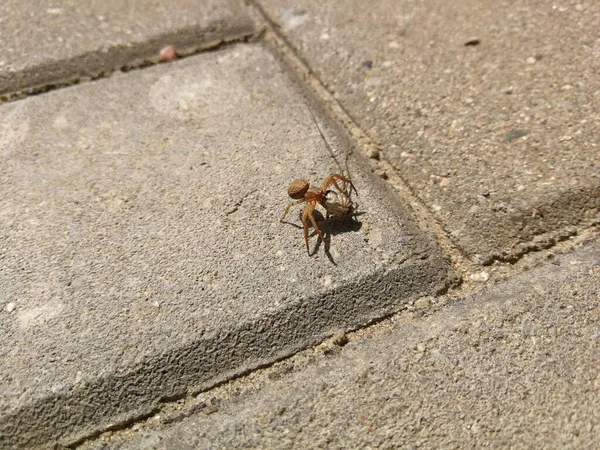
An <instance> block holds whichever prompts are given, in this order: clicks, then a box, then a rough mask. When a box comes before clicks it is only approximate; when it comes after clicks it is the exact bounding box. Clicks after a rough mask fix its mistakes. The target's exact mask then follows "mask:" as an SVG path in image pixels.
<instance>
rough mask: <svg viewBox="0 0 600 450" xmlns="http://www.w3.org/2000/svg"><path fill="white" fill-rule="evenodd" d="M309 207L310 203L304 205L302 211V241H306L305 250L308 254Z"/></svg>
mask: <svg viewBox="0 0 600 450" xmlns="http://www.w3.org/2000/svg"><path fill="white" fill-rule="evenodd" d="M309 208H310V204H308V205H306V208H304V211H302V227H303V228H304V242H306V251H307V252H308V254H309V256H310V248H309V247H308V220H307V218H308V209H309Z"/></svg>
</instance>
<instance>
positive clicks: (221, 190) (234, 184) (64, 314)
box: [0, 45, 453, 448]
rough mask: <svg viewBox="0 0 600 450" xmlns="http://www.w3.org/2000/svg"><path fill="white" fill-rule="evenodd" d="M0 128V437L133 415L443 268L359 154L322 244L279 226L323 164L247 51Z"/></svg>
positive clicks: (281, 93)
mask: <svg viewBox="0 0 600 450" xmlns="http://www.w3.org/2000/svg"><path fill="white" fill-rule="evenodd" d="M313 109H314V110H315V111H317V108H316V107H313ZM321 121H322V128H323V130H324V132H325V133H327V135H328V137H329V140H330V141H331V144H332V146H333V148H334V149H336V152H337V155H338V160H339V161H340V162H342V161H345V160H346V158H345V156H344V155H345V154H346V149H345V147H344V146H345V145H346V144H347V141H346V140H345V139H344V138H343V135H339V136H338V135H337V132H336V131H335V129H334V128H333V127H331V126H329V127H328V126H327V124H326V123H325V122H324V121H323V119H321ZM0 130H1V132H0V158H1V159H0V161H1V165H2V170H1V171H0V185H2V190H1V191H0V264H1V266H0V267H1V271H0V277H1V278H0V359H1V360H2V364H1V365H0V447H2V448H8V447H11V446H13V445H14V446H32V445H42V444H45V445H52V443H54V442H56V441H60V442H62V443H69V442H72V441H73V439H77V437H78V436H85V435H87V434H89V433H90V432H92V431H93V430H101V429H105V428H106V427H107V426H109V425H110V424H115V423H120V422H122V421H125V420H129V419H131V418H134V417H139V416H142V415H145V414H148V413H150V412H151V411H152V410H153V408H155V407H156V406H157V405H158V404H159V403H160V402H161V401H162V400H164V399H173V398H176V397H178V396H181V395H184V393H186V392H189V391H191V392H194V391H197V390H198V389H201V388H203V387H204V388H205V387H206V386H209V385H211V384H212V383H214V382H215V381H218V380H222V379H225V378H227V377H229V376H232V375H233V374H235V373H240V372H242V371H244V370H247V369H248V368H252V367H256V366H257V365H259V364H262V363H264V362H268V361H273V360H274V359H275V358H279V357H282V356H284V355H288V354H290V353H292V352H294V351H296V350H297V349H298V348H301V347H303V346H306V345H309V344H311V343H315V342H318V341H319V340H321V339H323V337H324V336H326V335H327V334H331V333H332V332H334V331H335V330H336V329H339V328H354V327H358V326H363V325H365V324H366V323H368V322H369V321H371V320H372V319H373V318H377V317H381V316H382V315H385V314H389V313H390V312H392V311H397V310H398V309H400V308H402V306H403V305H404V304H406V302H407V301H408V300H409V299H410V298H414V297H415V296H420V295H427V294H435V293H437V292H440V291H441V290H444V289H445V288H446V286H447V285H448V283H449V280H452V279H453V275H452V273H451V271H450V269H449V267H448V265H447V263H446V261H445V259H444V258H442V257H441V255H440V253H439V251H438V250H437V248H436V247H435V244H434V242H433V239H431V237H429V236H428V235H425V234H424V233H423V232H421V231H420V230H419V229H418V228H417V227H416V225H415V224H414V222H413V221H412V219H411V217H410V214H409V213H408V212H407V210H406V208H405V206H404V205H403V204H402V202H401V201H400V200H399V199H398V198H395V197H394V196H393V193H391V192H389V191H388V190H387V187H386V186H385V184H384V183H383V182H382V181H381V180H379V179H377V178H373V177H372V176H371V175H370V174H368V173H364V172H363V171H362V170H361V169H360V167H361V161H360V158H359V159H358V160H355V159H354V158H353V157H350V158H349V159H348V164H349V168H350V170H351V174H352V178H353V180H354V182H355V184H356V187H357V189H358V191H359V194H360V196H359V197H358V198H357V200H358V202H359V203H360V208H359V215H358V217H357V219H356V221H352V220H350V221H331V222H329V224H325V223H324V224H322V227H323V230H324V231H325V232H326V234H327V235H329V237H330V240H329V245H328V246H327V245H320V246H319V247H318V249H317V252H316V255H315V256H313V257H309V256H308V255H307V252H306V249H305V247H304V240H303V236H302V230H301V229H300V228H299V226H298V223H299V220H298V212H299V211H298V210H294V212H293V213H292V214H291V215H290V217H289V219H290V222H291V224H286V223H283V224H282V223H280V222H279V219H280V217H281V214H282V212H283V209H284V206H285V205H286V204H287V202H288V200H289V199H288V197H287V194H286V189H287V185H288V183H289V182H290V181H291V180H292V179H294V178H297V177H308V178H309V179H311V180H313V181H315V182H320V181H321V180H322V179H324V178H325V177H326V176H327V175H328V174H329V173H331V172H334V171H339V170H340V167H338V166H336V164H335V162H334V160H333V159H332V158H331V156H330V154H329V153H328V151H327V150H326V147H325V144H324V142H323V141H322V139H321V137H320V135H319V133H318V130H317V128H316V126H315V123H314V121H313V119H312V116H311V115H310V112H309V110H308V104H307V100H306V98H304V97H303V96H302V93H301V92H300V91H299V90H298V88H297V87H296V84H295V82H293V81H292V80H291V79H290V78H289V77H288V76H287V74H286V73H285V72H284V69H283V68H282V67H281V66H280V65H279V64H278V62H277V61H276V60H275V57H274V56H272V55H271V53H269V52H268V51H266V50H265V49H264V48H263V47H262V46H261V45H239V46H233V47H231V48H229V49H227V50H222V51H218V52H211V53H206V54H204V55H201V56H196V57H190V58H187V59H185V60H181V61H178V62H175V63H173V64H169V65H161V66H155V67H151V68H148V69H144V70H138V71H133V72H129V73H127V74H122V75H115V76H113V77H111V78H108V79H105V80H101V81H97V82H91V83H86V84H82V85H79V86H73V87H70V88H65V89H61V90H56V91H53V92H49V93H46V94H43V95H40V96H34V97H29V98H26V99H24V100H20V101H16V102H13V103H9V104H5V105H2V106H0ZM316 242H317V241H316V238H314V237H313V238H311V246H312V247H314V245H315V244H316Z"/></svg>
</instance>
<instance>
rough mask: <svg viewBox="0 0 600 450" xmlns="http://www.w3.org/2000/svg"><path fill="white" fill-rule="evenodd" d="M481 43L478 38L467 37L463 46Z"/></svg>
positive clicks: (473, 45)
mask: <svg viewBox="0 0 600 450" xmlns="http://www.w3.org/2000/svg"><path fill="white" fill-rule="evenodd" d="M479 44H481V40H479V39H469V40H468V41H467V42H465V47H475V46H476V45H479Z"/></svg>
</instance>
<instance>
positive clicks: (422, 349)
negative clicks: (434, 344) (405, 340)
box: [417, 342, 427, 353]
mask: <svg viewBox="0 0 600 450" xmlns="http://www.w3.org/2000/svg"><path fill="white" fill-rule="evenodd" d="M426 349H427V347H426V346H425V344H423V343H422V342H419V343H418V344H417V351H418V352H419V353H423V352H424V351H425V350H426Z"/></svg>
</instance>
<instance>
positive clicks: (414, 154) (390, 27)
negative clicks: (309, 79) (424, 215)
mask: <svg viewBox="0 0 600 450" xmlns="http://www.w3.org/2000/svg"><path fill="white" fill-rule="evenodd" d="M257 3H259V4H260V5H261V6H262V8H263V9H264V11H265V12H266V15H267V16H268V17H269V18H270V19H271V20H272V21H273V22H274V23H275V24H276V26H277V27H278V29H279V32H280V33H281V34H282V35H283V36H284V38H285V39H286V40H287V41H288V42H289V43H291V45H292V47H293V48H294V49H295V50H296V51H297V53H298V54H299V55H300V57H301V58H302V59H303V60H304V61H306V63H307V64H308V66H309V67H310V69H311V70H312V71H313V72H314V73H315V74H316V75H317V76H318V77H319V78H320V79H321V80H322V82H323V83H324V84H325V85H326V86H327V88H328V89H329V91H330V92H333V93H334V96H335V97H336V98H337V99H338V101H339V102H340V103H341V105H342V106H343V108H345V110H346V111H348V113H349V114H350V116H352V118H353V119H354V120H355V121H356V122H357V123H358V124H359V125H360V127H361V128H362V129H363V130H365V132H366V133H367V135H369V136H370V138H371V139H373V140H374V141H375V142H376V143H378V144H379V145H380V147H381V149H382V150H383V155H384V158H385V161H386V162H388V163H390V164H391V165H392V166H393V167H394V168H395V170H397V172H398V173H399V174H400V176H401V177H402V178H403V179H404V181H405V182H406V183H407V184H408V186H409V188H410V189H411V190H412V191H413V192H414V194H415V195H417V196H418V197H419V198H420V199H421V200H422V201H423V202H424V203H425V204H427V205H428V207H429V209H430V211H432V213H433V214H435V216H436V217H437V218H438V220H439V221H440V222H441V223H442V224H443V226H445V227H446V229H447V230H448V232H449V233H450V234H451V236H452V237H453V239H454V241H455V242H456V244H457V245H458V246H459V247H460V248H462V249H463V251H464V252H466V253H467V254H468V255H469V256H470V257H471V258H473V259H474V260H475V261H476V262H480V263H489V262H491V261H492V260H494V259H500V260H512V259H513V258H516V257H519V256H520V255H521V254H523V253H525V252H527V251H530V250H532V249H539V248H543V247H544V246H547V245H551V244H552V243H553V242H554V241H555V240H556V239H561V238H564V237H566V236H568V235H571V234H572V233H574V232H576V230H577V227H580V228H581V227H585V226H588V225H589V224H590V223H593V222H594V221H597V220H598V217H599V216H598V214H599V211H600V139H599V136H600V82H599V81H598V73H600V39H599V38H598V33H597V30H598V29H600V3H598V2H581V1H576V0H567V1H561V2H560V3H556V2H555V3H551V2H546V1H541V0H527V1H522V2H519V3H518V5H517V4H514V3H513V2H506V1H504V2H498V1H494V0H486V1H467V2H448V1H445V0H426V1H419V2H414V1H409V0H401V1H395V0H394V1H379V2H368V3H367V2H364V1H361V0H351V1H348V2H345V3H344V6H343V7H341V6H340V5H339V4H338V3H335V2H322V1H316V0H301V1H296V0H294V1H292V0H258V1H257Z"/></svg>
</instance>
